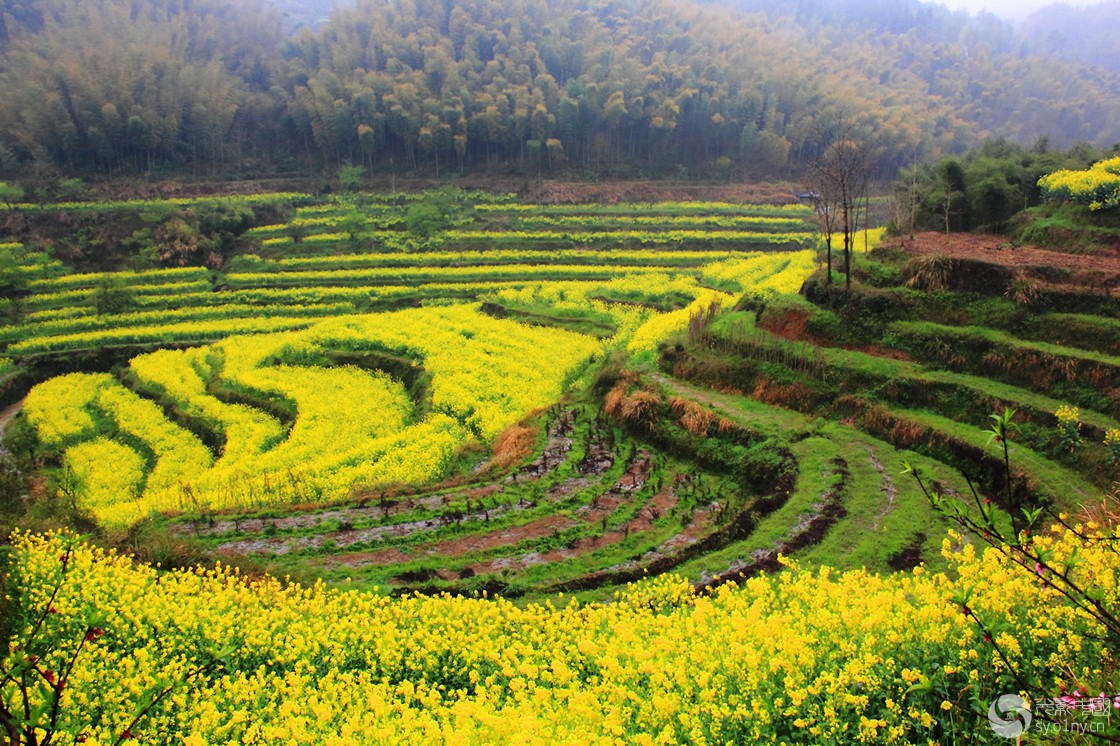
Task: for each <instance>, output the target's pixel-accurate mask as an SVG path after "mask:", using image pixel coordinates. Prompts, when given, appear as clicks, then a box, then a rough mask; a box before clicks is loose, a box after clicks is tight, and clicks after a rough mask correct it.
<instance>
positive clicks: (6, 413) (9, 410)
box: [0, 397, 27, 433]
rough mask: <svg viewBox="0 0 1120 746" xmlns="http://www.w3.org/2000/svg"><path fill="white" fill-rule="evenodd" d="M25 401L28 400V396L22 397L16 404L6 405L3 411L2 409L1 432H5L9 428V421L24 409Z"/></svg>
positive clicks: (0, 414) (0, 413) (0, 412)
mask: <svg viewBox="0 0 1120 746" xmlns="http://www.w3.org/2000/svg"><path fill="white" fill-rule="evenodd" d="M25 401H27V398H26V397H24V398H23V399H20V400H19V401H17V402H16V403H15V404H12V405H10V406H8V407H5V408H4V409H3V410H2V411H0V433H3V432H4V431H5V430H7V429H8V423H9V422H11V421H12V418H14V417H15V416H16V415H17V414H19V413H20V411H21V410H22V409H23V403H24V402H25Z"/></svg>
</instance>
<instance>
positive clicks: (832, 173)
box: [812, 117, 873, 290]
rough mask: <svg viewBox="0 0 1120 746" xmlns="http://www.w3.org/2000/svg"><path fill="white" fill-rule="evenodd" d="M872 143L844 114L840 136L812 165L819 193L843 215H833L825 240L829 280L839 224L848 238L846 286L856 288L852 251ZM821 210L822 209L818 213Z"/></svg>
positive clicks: (863, 204) (864, 203)
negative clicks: (854, 285) (853, 280)
mask: <svg viewBox="0 0 1120 746" xmlns="http://www.w3.org/2000/svg"><path fill="white" fill-rule="evenodd" d="M872 150H873V148H872V143H871V141H870V140H869V139H867V138H863V137H861V136H860V134H859V133H858V132H857V130H856V129H855V127H853V126H852V125H851V124H850V123H845V122H844V120H843V118H842V117H841V118H840V119H839V120H838V121H837V126H836V135H835V137H834V138H833V140H832V142H831V143H829V145H828V146H826V147H825V150H824V153H823V154H822V155H821V157H820V158H818V159H817V160H816V161H815V162H814V163H813V164H812V172H813V174H814V179H813V180H814V183H815V184H816V185H817V190H816V191H817V193H818V194H820V195H821V200H822V201H823V200H824V199H825V197H824V195H829V196H828V199H829V200H830V201H831V202H832V206H831V209H826V210H825V213H826V214H827V213H831V212H833V211H834V210H835V211H838V212H839V215H837V216H835V217H833V218H831V219H830V220H832V221H837V220H838V221H839V222H838V223H836V222H833V223H832V224H831V225H829V226H828V227H827V228H825V242H826V244H827V245H828V252H829V283H831V281H832V248H831V246H832V244H831V237H832V233H833V232H834V230H835V229H836V228H837V227H839V229H840V231H841V234H842V235H843V241H844V274H845V276H846V278H845V281H844V287H845V289H846V290H851V288H852V250H853V248H854V240H853V239H854V237H855V232H856V225H857V223H858V217H859V211H860V210H861V209H863V210H864V211H865V212H866V206H867V189H868V183H869V181H870V178H871V160H872ZM819 213H820V210H818V214H819Z"/></svg>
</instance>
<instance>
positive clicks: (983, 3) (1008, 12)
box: [942, 0, 1089, 19]
mask: <svg viewBox="0 0 1120 746" xmlns="http://www.w3.org/2000/svg"><path fill="white" fill-rule="evenodd" d="M942 2H944V3H945V5H947V6H949V7H950V8H952V9H953V10H957V9H959V8H964V9H965V10H967V11H969V12H970V13H972V14H976V13H979V12H980V11H981V10H986V11H988V12H989V13H991V14H993V15H997V16H1000V17H1001V18H1011V19H1018V18H1024V17H1025V16H1027V15H1028V14H1029V13H1031V12H1032V11H1035V10H1038V9H1039V8H1042V7H1045V6H1047V5H1053V4H1055V2H1056V0H942ZM1065 4H1066V5H1074V6H1078V7H1082V6H1085V5H1088V4H1089V3H1087V2H1085V1H1084V0H1072V1H1071V0H1066V2H1065Z"/></svg>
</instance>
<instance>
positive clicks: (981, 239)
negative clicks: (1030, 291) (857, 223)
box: [885, 233, 1120, 276]
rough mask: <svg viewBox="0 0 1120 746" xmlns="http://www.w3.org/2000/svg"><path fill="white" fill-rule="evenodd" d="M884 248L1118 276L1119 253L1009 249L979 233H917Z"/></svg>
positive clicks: (999, 239)
mask: <svg viewBox="0 0 1120 746" xmlns="http://www.w3.org/2000/svg"><path fill="white" fill-rule="evenodd" d="M885 245H886V246H888V247H891V246H893V247H901V248H903V249H905V250H906V251H908V252H910V253H911V254H914V255H916V256H925V255H931V254H940V255H942V256H948V257H953V258H956V259H974V260H979V261H984V262H989V263H992V264H1000V265H1003V266H1006V267H1024V268H1025V267H1062V268H1065V269H1070V270H1075V271H1077V270H1083V271H1086V272H1091V273H1093V274H1100V273H1105V274H1113V275H1117V276H1120V250H1113V251H1112V252H1110V253H1103V252H1102V253H1097V254H1068V253H1065V252H1061V251H1051V250H1049V249H1040V248H1038V247H1036V246H1015V247H1012V245H1011V243H1010V241H1009V240H1008V239H1007V238H1006V237H1004V236H999V235H988V234H978V233H951V234H949V235H946V234H944V233H916V234H914V237H913V238H910V237H909V236H907V237H904V238H902V239H895V240H894V242H893V243H891V242H888V243H887V244H885Z"/></svg>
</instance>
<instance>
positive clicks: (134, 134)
mask: <svg viewBox="0 0 1120 746" xmlns="http://www.w3.org/2000/svg"><path fill="white" fill-rule="evenodd" d="M134 6H135V9H134ZM755 8H758V10H757V11H755ZM905 8H908V9H909V10H906V12H905V13H902V14H901V15H899V16H898V17H897V18H894V19H893V20H892V18H893V17H892V16H890V14H887V13H886V11H884V15H882V16H881V18H880V22H878V23H872V22H869V21H867V18H868V15H867V11H863V13H864V15H860V14H859V13H856V12H855V11H852V12H850V13H849V12H843V11H842V10H840V11H837V12H825V11H824V9H823V6H822V9H814V8H812V7H809V6H808V5H807V6H806V7H805V8H803V9H802V10H803V12H800V13H798V14H792V15H789V14H783V13H780V12H777V11H775V10H773V9H771V8H766V7H763V6H757V5H753V6H746V8H745V9H746V10H750V11H755V12H744V11H743V10H735V9H731V8H728V7H724V6H720V5H715V4H699V3H690V2H680V3H667V2H658V0H650V1H648V2H646V1H643V2H621V1H613V0H611V1H608V0H594V1H591V2H584V1H582V0H563V2H560V3H559V4H557V3H555V2H550V3H544V2H541V1H540V0H518V2H514V3H502V4H497V3H494V2H491V0H470V1H469V2H462V3H457V4H442V5H440V4H436V5H433V4H430V3H427V2H423V1H422V2H411V1H408V0H401V1H400V2H393V3H381V2H369V1H364V0H363V1H362V2H358V3H357V4H356V5H354V6H353V7H337V8H336V9H335V10H334V11H333V13H332V15H331V18H330V20H329V21H328V22H326V23H324V24H319V25H314V26H313V27H308V26H306V25H304V26H303V27H302V28H301V29H299V30H291V25H292V24H290V23H289V24H287V25H286V24H285V22H284V20H283V18H282V17H281V15H280V12H279V11H278V10H277V8H276V7H274V6H272V5H268V4H265V3H263V2H251V1H246V2H241V3H237V4H235V5H229V4H226V3H219V2H215V1H213V0H208V1H207V2H196V3H193V4H192V5H191V12H190V15H185V14H184V12H183V11H182V10H181V8H180V6H179V5H178V4H176V3H170V2H164V1H163V0H145V2H144V3H141V4H139V5H135V4H133V3H128V2H124V1H123V0H97V1H96V2H90V3H82V4H73V3H63V2H56V0H25V1H24V2H21V3H18V4H16V5H15V6H13V7H12V8H11V9H10V12H8V13H7V14H6V15H5V16H4V19H5V20H4V26H3V29H0V39H3V41H2V42H0V43H2V52H0V84H2V85H3V87H4V90H5V92H6V95H5V98H4V101H3V102H2V103H0V173H4V174H6V175H11V176H25V177H26V176H30V175H35V176H39V177H41V176H44V175H50V174H63V175H82V176H90V177H91V176H101V177H111V176H112V175H114V174H119V173H147V174H152V173H157V174H164V175H175V176H177V177H180V178H190V179H202V178H204V179H211V180H213V179H225V178H230V177H241V176H244V175H262V174H269V173H285V174H289V175H291V174H296V173H309V172H319V173H323V172H326V173H330V174H333V173H335V172H336V171H337V170H338V169H339V168H340V167H341V166H343V165H346V164H354V165H355V167H358V170H357V172H356V176H357V177H358V178H360V177H361V175H362V174H363V173H365V175H367V176H369V175H373V174H382V175H388V176H390V177H391V178H395V176H396V175H397V174H398V173H404V172H419V173H423V174H426V175H430V176H437V177H438V176H443V177H448V176H453V175H457V174H462V173H465V172H477V171H487V170H488V171H495V170H497V171H501V172H505V173H516V174H519V175H521V176H523V177H524V178H527V179H528V178H541V177H545V176H555V175H577V176H593V177H597V178H598V177H604V176H631V177H634V176H643V177H654V178H665V177H672V178H704V179H715V180H736V179H742V178H776V177H786V176H798V175H800V174H801V173H802V172H803V171H804V169H805V167H806V165H807V164H808V163H810V162H811V161H812V160H813V159H814V158H816V157H817V156H818V155H819V153H820V152H821V150H822V148H823V147H824V146H825V145H826V144H827V143H828V142H830V141H831V139H832V138H834V137H835V136H836V132H837V130H838V125H841V124H842V123H846V124H850V125H851V126H854V127H855V128H856V132H857V133H859V134H860V135H861V136H864V137H871V136H872V133H873V136H874V140H875V143H876V145H877V148H878V150H879V158H878V159H877V168H878V175H879V176H880V177H890V176H893V174H894V173H895V171H896V170H897V168H898V166H900V165H903V164H907V163H912V162H914V161H916V160H918V159H922V158H927V157H933V156H937V155H941V154H944V153H949V152H959V151H960V150H962V149H964V148H965V147H968V146H970V145H973V144H975V143H977V142H979V141H980V140H981V139H983V138H985V137H988V136H1005V137H1008V138H1011V139H1013V140H1016V141H1018V142H1021V143H1024V144H1030V143H1033V142H1034V141H1035V140H1037V139H1038V138H1040V137H1044V136H1045V137H1047V138H1049V140H1050V141H1051V142H1053V143H1054V144H1055V145H1058V146H1060V147H1065V146H1067V145H1069V144H1070V143H1072V142H1076V141H1081V140H1084V141H1088V142H1090V143H1094V144H1097V145H1106V144H1111V143H1113V142H1116V141H1118V140H1120V130H1118V129H1117V127H1120V125H1117V122H1120V116H1118V114H1120V112H1118V111H1117V107H1118V106H1120V105H1118V104H1117V103H1116V101H1117V100H1120V98H1118V96H1117V95H1116V93H1117V90H1118V88H1117V86H1118V83H1117V78H1116V74H1115V73H1111V72H1107V71H1106V70H1104V69H1101V68H1097V67H1092V66H1087V65H1084V64H1080V63H1074V62H1063V61H1061V60H1059V59H1057V58H1055V57H1053V56H1034V55H1030V54H1026V53H1024V52H1023V50H1022V49H1018V48H1015V47H1014V45H1013V44H1012V43H1010V42H1009V41H1008V34H1007V31H1006V29H1005V28H1003V27H1001V26H1000V25H999V24H992V23H988V22H986V21H985V20H984V19H982V18H981V19H976V20H971V21H970V20H967V19H961V18H960V17H958V16H951V15H950V16H945V15H944V14H942V13H938V12H935V9H934V10H930V9H929V8H928V7H927V6H925V5H923V4H917V5H915V6H914V7H913V8H911V7H910V6H905ZM305 10H307V12H308V16H307V17H309V18H310V17H311V16H313V15H316V13H317V12H318V11H317V10H316V9H315V8H311V7H308V8H306V9H305ZM849 10H850V9H849ZM911 10H912V11H913V12H911ZM763 11H765V12H763ZM288 14H289V17H290V16H291V11H289V13H288ZM297 16H298V13H297ZM904 18H905V19H907V20H905V22H904V21H903V19H904ZM1031 49H1034V47H1032V48H1031Z"/></svg>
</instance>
